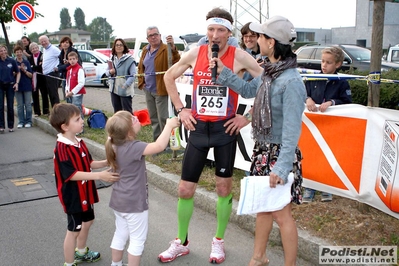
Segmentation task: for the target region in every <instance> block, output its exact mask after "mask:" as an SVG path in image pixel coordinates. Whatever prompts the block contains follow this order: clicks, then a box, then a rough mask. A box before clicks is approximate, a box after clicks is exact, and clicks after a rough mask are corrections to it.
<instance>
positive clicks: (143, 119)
mask: <svg viewBox="0 0 399 266" xmlns="http://www.w3.org/2000/svg"><path fill="white" fill-rule="evenodd" d="M133 115H135V116H137V119H138V120H139V122H140V124H141V126H147V125H151V119H150V114H149V113H148V109H142V110H137V111H134V112H133Z"/></svg>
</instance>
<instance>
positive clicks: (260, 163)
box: [250, 143, 302, 204]
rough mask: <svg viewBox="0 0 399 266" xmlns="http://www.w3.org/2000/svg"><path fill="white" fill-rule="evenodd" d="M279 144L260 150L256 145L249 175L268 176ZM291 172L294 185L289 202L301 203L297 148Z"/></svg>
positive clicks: (269, 145) (300, 175) (268, 145)
mask: <svg viewBox="0 0 399 266" xmlns="http://www.w3.org/2000/svg"><path fill="white" fill-rule="evenodd" d="M280 150H281V144H273V143H269V144H267V145H266V147H262V148H260V147H259V145H258V144H257V143H255V147H254V150H253V154H252V163H251V169H250V175H252V176H268V175H270V172H271V171H272V169H273V166H274V164H275V163H276V161H277V159H278V156H279V154H280ZM293 159H294V160H293V167H292V170H291V172H292V173H293V174H294V183H292V187H291V202H295V203H296V204H301V203H302V164H301V160H302V154H301V151H300V149H299V148H298V147H296V149H295V156H294V158H293Z"/></svg>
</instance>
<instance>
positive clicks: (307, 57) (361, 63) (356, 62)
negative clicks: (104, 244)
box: [295, 44, 399, 71]
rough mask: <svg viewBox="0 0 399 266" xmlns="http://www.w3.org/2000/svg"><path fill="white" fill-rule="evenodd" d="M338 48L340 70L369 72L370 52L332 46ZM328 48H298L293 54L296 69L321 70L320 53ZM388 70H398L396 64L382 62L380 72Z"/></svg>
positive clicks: (343, 46)
mask: <svg viewBox="0 0 399 266" xmlns="http://www.w3.org/2000/svg"><path fill="white" fill-rule="evenodd" d="M333 46H338V47H340V48H341V49H342V50H343V51H344V54H345V59H344V63H343V64H342V67H341V70H344V71H346V70H349V69H350V68H353V69H355V70H359V71H370V58H371V51H370V50H369V49H367V48H364V47H360V46H357V45H349V44H339V45H333ZM326 47H329V46H323V45H305V46H301V47H299V48H298V49H297V50H296V51H295V53H296V55H297V61H298V67H301V68H307V69H316V70H321V51H322V50H323V49H324V48H326ZM389 69H399V65H398V64H394V63H390V62H386V61H382V62H381V71H388V70H389Z"/></svg>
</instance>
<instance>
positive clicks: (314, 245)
mask: <svg viewBox="0 0 399 266" xmlns="http://www.w3.org/2000/svg"><path fill="white" fill-rule="evenodd" d="M33 124H34V125H35V126H37V127H39V128H40V129H42V130H43V131H45V132H46V133H48V134H50V135H56V134H57V131H56V130H55V129H54V128H53V127H52V126H51V125H50V124H49V123H48V121H47V120H45V119H42V118H39V117H34V118H33ZM82 139H84V141H85V143H86V145H87V148H88V149H89V150H90V153H91V154H92V156H93V157H95V158H99V159H105V148H104V145H101V144H98V143H97V142H94V141H92V140H90V139H87V138H84V137H83V138H82ZM146 167H147V178H148V182H149V183H151V184H152V185H154V186H156V187H157V188H159V189H161V190H163V191H165V192H166V193H168V194H170V195H172V196H175V197H177V187H178V184H179V181H180V176H178V175H175V174H171V173H168V172H165V171H163V169H162V168H160V167H158V166H156V165H154V164H152V163H149V162H147V163H146ZM194 201H195V207H199V208H201V209H203V210H204V211H207V212H209V213H212V214H215V215H216V202H217V195H216V193H214V192H209V191H207V190H205V189H203V188H201V187H197V189H196V192H195V195H194ZM237 208H238V202H237V201H236V200H233V210H232V212H231V215H230V222H232V223H235V224H236V225H238V226H239V227H240V228H243V229H245V230H248V231H249V232H251V233H252V234H254V233H255V215H237ZM269 242H270V243H272V244H273V245H279V246H282V242H281V237H280V230H279V227H278V226H277V224H276V223H275V222H273V229H272V231H271V233H270V236H269ZM319 246H332V244H330V243H328V242H327V241H325V240H323V239H321V238H318V237H314V236H311V235H309V233H307V232H306V231H303V230H301V229H299V228H298V256H299V257H301V258H302V259H304V260H306V261H308V262H310V263H311V264H312V265H318V264H319Z"/></svg>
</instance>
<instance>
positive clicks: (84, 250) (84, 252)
mask: <svg viewBox="0 0 399 266" xmlns="http://www.w3.org/2000/svg"><path fill="white" fill-rule="evenodd" d="M78 252H79V253H80V254H81V255H84V254H86V247H84V248H83V249H79V248H78Z"/></svg>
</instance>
